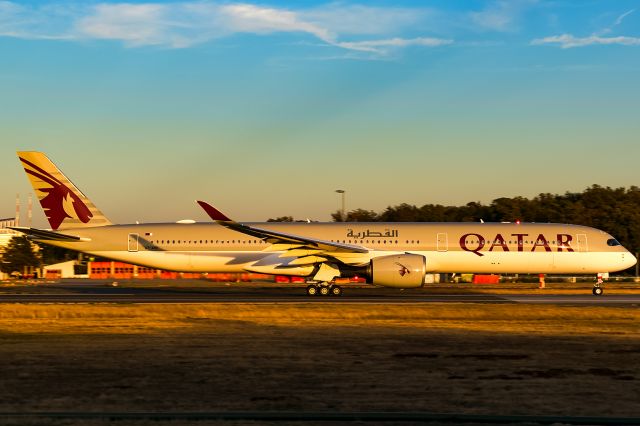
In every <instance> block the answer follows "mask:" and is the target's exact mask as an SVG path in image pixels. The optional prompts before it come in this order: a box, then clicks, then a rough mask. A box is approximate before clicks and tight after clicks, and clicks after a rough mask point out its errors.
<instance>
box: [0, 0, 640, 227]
mask: <svg viewBox="0 0 640 426" xmlns="http://www.w3.org/2000/svg"><path fill="white" fill-rule="evenodd" d="M639 75H640V0H638V1H624V0H619V1H615V2H612V1H544V0H538V1H535V0H512V1H501V0H493V1H465V2H462V1H459V2H455V1H424V2H398V1H394V2H388V1H372V2H362V3H355V2H350V1H341V2H318V1H295V2H268V1H260V2H244V3H237V2H215V1H191V2H175V1H174V2H169V1H156V2H135V1H132V2H127V3H121V2H80V1H78V2H47V1H38V2H11V1H0V140H1V141H2V145H1V146H2V148H3V152H2V155H0V167H1V170H2V179H3V185H2V192H1V197H0V216H10V215H12V213H13V203H14V199H15V194H16V193H21V194H23V198H24V197H26V194H27V193H28V192H30V188H29V186H28V184H27V180H26V177H25V176H24V173H23V172H22V170H21V168H20V166H19V164H18V162H17V160H16V158H15V154H14V153H15V151H16V150H28V149H33V150H42V151H45V152H47V153H48V154H49V155H50V156H51V158H52V159H53V160H54V161H55V162H56V163H58V164H59V165H60V166H61V168H62V169H63V170H64V171H65V172H66V173H67V174H68V175H69V177H70V178H71V179H72V180H74V181H75V183H76V184H77V185H78V186H79V187H80V188H81V189H82V190H83V191H84V192H85V193H86V194H87V195H89V196H90V198H91V199H92V200H93V201H94V202H95V203H96V204H97V205H98V206H99V207H100V208H101V209H102V210H103V211H104V213H105V214H107V216H109V217H110V218H111V219H112V220H113V221H114V222H119V223H126V222H132V221H135V220H140V221H168V220H177V219H184V218H195V219H204V215H203V214H201V213H200V211H199V210H198V207H197V206H196V205H195V203H194V200H195V199H205V200H207V201H209V202H211V203H213V204H214V205H216V206H218V208H220V209H221V210H222V211H224V212H226V213H227V214H228V215H230V216H232V217H236V218H238V219H239V220H264V219H267V218H269V217H275V216H281V215H293V216H295V217H298V218H307V217H309V218H311V219H318V220H328V219H329V214H330V212H332V211H334V210H336V209H337V207H338V204H339V203H338V201H339V199H338V196H337V194H335V193H334V190H335V189H338V188H340V189H345V190H347V204H348V205H347V208H356V207H361V208H366V209H373V210H376V211H379V210H382V209H384V208H385V207H386V206H388V205H393V204H397V203H401V202H409V203H414V204H418V205H422V204H425V203H443V204H463V203H466V202H468V201H482V202H485V203H486V202H489V201H491V200H492V199H494V198H497V197H501V196H516V195H523V196H528V197H531V196H534V195H536V194H538V193H541V192H552V193H564V192H565V191H582V190H583V189H585V188H586V187H587V186H589V185H591V184H594V183H597V184H601V185H609V186H630V185H639V184H640V172H638V164H637V163H638V158H639V157H640V140H639V137H638V135H639V134H640V120H639V119H638V111H640V80H639V78H638V76H639ZM2 212H4V213H2ZM38 221H40V222H38ZM36 224H39V225H41V224H43V219H42V215H41V214H40V213H39V212H38V214H37V215H36Z"/></svg>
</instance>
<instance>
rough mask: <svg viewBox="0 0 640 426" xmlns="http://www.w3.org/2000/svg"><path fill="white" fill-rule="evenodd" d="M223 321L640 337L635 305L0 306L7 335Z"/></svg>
mask: <svg viewBox="0 0 640 426" xmlns="http://www.w3.org/2000/svg"><path fill="white" fill-rule="evenodd" d="M228 321H239V322H246V323H250V324H252V325H256V326H278V327H295V328H308V327H318V326H326V327H398V328H412V329H441V330H447V329H456V330H461V331H473V332H500V333H526V334H529V333H536V334H546V335H567V334H572V335H611V334H615V335H617V336H620V337H625V338H630V339H638V338H640V325H639V324H640V310H638V309H624V308H617V307H593V306H590V307H570V306H553V305H550V306H541V305H520V304H518V305H517V304H503V305H501V304H468V303H466V304H452V303H446V304H444V303H443V304H428V305H410V304H380V305H362V304H339V305H338V304H331V305H329V304H327V305H321V304H311V303H309V304H305V303H300V304H277V303H274V304H250V303H232V304H202V305H199V304H148V305H144V304H142V305H106V304H97V305H92V304H76V305H71V304H64V305H54V304H52V305H36V304H29V305H20V304H5V305H0V330H4V331H9V332H12V333H87V334H94V333H98V334H105V333H109V334H111V333H121V334H131V333H134V334H139V333H149V332H154V331H163V330H172V329H183V330H186V331H188V330H189V329H194V328H195V329H197V328H198V327H201V326H202V325H203V324H205V323H206V325H207V326H208V327H213V328H215V327H224V326H225V324H226V322H228Z"/></svg>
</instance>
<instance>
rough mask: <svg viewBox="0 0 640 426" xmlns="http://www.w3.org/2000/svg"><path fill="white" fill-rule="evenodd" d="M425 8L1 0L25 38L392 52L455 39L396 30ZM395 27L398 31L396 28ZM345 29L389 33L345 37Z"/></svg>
mask: <svg viewBox="0 0 640 426" xmlns="http://www.w3.org/2000/svg"><path fill="white" fill-rule="evenodd" d="M421 13H426V12H424V11H421V10H412V9H402V8H382V7H368V6H354V5H342V4H340V3H335V4H329V5H325V6H320V7H316V8H312V9H302V10H293V9H287V8H281V7H267V6H262V5H258V4H250V3H214V2H209V1H193V2H184V3H178V2H175V3H160V2H157V3H140V4H132V3H100V4H88V5H81V6H77V5H75V6H74V5H71V4H67V5H57V6H56V7H55V8H54V7H52V6H21V5H19V4H17V3H15V2H9V1H0V36H5V37H16V38H24V39H44V38H47V39H66V40H115V41H120V42H122V43H123V44H124V45H125V46H127V47H141V46H161V47H168V48H187V47H190V46H194V45H196V44H201V43H205V42H209V41H212V40H215V39H218V38H221V37H228V36H231V35H233V34H238V33H249V34H256V35H269V34H274V33H291V34H301V35H304V34H306V35H307V36H311V37H314V38H315V39H317V40H319V41H321V42H322V43H324V44H326V45H329V46H334V47H336V48H339V49H346V50H353V51H358V52H368V53H371V54H377V55H386V54H388V53H389V52H390V51H391V50H394V49H401V48H404V47H407V46H423V47H436V46H442V45H446V44H451V43H452V40H450V39H438V38H429V37H415V38H401V37H398V36H396V35H397V34H398V33H402V32H403V31H404V30H406V28H407V27H408V26H411V25H412V24H413V23H415V22H416V20H417V19H418V16H419V15H420V14H421ZM394 33H395V34H396V35H394ZM345 35H351V36H353V35H358V36H359V38H361V37H362V36H370V35H387V36H389V37H388V38H377V39H375V40H358V41H348V40H344V37H345Z"/></svg>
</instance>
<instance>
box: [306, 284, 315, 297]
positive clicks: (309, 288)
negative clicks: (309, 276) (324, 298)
mask: <svg viewBox="0 0 640 426" xmlns="http://www.w3.org/2000/svg"><path fill="white" fill-rule="evenodd" d="M316 294H318V286H317V285H315V284H311V285H308V286H307V296H315V295H316Z"/></svg>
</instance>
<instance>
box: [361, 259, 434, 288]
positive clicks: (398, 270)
mask: <svg viewBox="0 0 640 426" xmlns="http://www.w3.org/2000/svg"><path fill="white" fill-rule="evenodd" d="M426 273H427V259H426V258H425V257H424V256H422V255H419V254H394V255H391V256H381V257H374V258H373V259H371V261H370V262H369V277H370V278H371V283H372V284H376V285H381V286H384V287H395V288H415V287H422V286H423V285H424V276H425V274H426Z"/></svg>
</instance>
